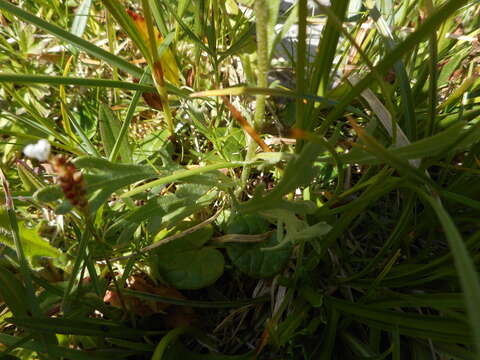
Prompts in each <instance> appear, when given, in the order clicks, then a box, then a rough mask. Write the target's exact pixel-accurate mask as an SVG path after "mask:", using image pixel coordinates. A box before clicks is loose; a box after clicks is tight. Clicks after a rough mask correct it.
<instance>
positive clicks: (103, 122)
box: [99, 104, 132, 163]
mask: <svg viewBox="0 0 480 360" xmlns="http://www.w3.org/2000/svg"><path fill="white" fill-rule="evenodd" d="M99 118H100V122H99V125H100V136H101V138H102V143H103V148H104V149H105V153H106V155H107V157H110V154H111V152H112V150H113V147H114V146H115V141H116V139H117V138H118V136H119V133H120V127H121V124H120V121H119V120H118V118H117V117H116V116H115V114H114V113H113V111H112V110H111V109H110V108H109V107H108V106H105V105H104V104H102V106H101V107H100V113H99ZM119 152H120V157H121V162H123V163H130V162H131V161H132V151H131V149H130V147H129V144H128V142H127V139H126V137H124V138H123V141H122V142H121V144H120V148H119ZM115 160H116V159H112V161H115Z"/></svg>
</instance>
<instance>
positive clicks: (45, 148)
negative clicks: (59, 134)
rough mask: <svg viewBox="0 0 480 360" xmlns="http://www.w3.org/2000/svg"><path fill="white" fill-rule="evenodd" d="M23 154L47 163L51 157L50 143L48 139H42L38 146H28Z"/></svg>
mask: <svg viewBox="0 0 480 360" xmlns="http://www.w3.org/2000/svg"><path fill="white" fill-rule="evenodd" d="M23 153H24V154H25V155H26V156H28V157H29V158H33V159H37V160H38V161H47V160H48V157H49V155H50V143H49V142H48V140H46V139H40V140H38V142H37V143H36V144H28V145H27V146H25V149H23Z"/></svg>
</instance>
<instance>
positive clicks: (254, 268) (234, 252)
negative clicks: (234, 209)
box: [226, 214, 292, 278]
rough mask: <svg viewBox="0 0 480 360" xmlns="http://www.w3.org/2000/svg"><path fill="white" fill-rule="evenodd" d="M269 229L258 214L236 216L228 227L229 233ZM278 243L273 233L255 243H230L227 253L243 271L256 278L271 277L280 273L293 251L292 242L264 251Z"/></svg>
mask: <svg viewBox="0 0 480 360" xmlns="http://www.w3.org/2000/svg"><path fill="white" fill-rule="evenodd" d="M267 230H268V222H267V221H266V219H265V218H263V217H261V216H259V215H258V214H249V215H239V216H236V217H235V218H234V219H233V221H232V222H231V224H230V225H229V226H228V228H227V233H228V234H250V235H254V234H261V233H264V232H266V231H267ZM277 245H278V241H277V236H276V234H273V235H272V236H270V237H269V238H268V239H267V240H266V241H262V242H259V243H255V244H228V245H227V246H226V248H227V254H228V257H229V258H230V260H231V261H232V263H233V264H234V265H235V266H236V267H237V268H238V269H239V270H240V271H241V272H243V273H245V274H247V275H248V276H251V277H254V278H269V277H272V276H274V275H275V274H277V273H279V272H280V271H281V270H282V269H283V267H284V266H285V264H286V263H287V261H288V259H289V258H290V254H291V252H292V247H291V244H287V246H284V247H282V248H280V249H277V250H272V251H263V250H262V249H264V248H269V247H274V246H277Z"/></svg>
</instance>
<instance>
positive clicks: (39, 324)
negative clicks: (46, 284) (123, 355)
mask: <svg viewBox="0 0 480 360" xmlns="http://www.w3.org/2000/svg"><path fill="white" fill-rule="evenodd" d="M6 320H7V322H9V323H11V324H15V325H17V326H18V327H21V328H24V329H28V330H33V331H39V332H41V331H48V332H54V333H56V334H76V335H89V336H108V337H120V338H131V337H134V338H138V337H142V336H145V335H147V334H149V333H150V334H155V333H156V332H155V331H145V330H142V329H132V328H128V327H125V326H122V325H118V324H116V323H114V322H110V321H105V320H99V319H88V320H72V319H62V318H35V317H28V318H27V317H14V318H9V319H6Z"/></svg>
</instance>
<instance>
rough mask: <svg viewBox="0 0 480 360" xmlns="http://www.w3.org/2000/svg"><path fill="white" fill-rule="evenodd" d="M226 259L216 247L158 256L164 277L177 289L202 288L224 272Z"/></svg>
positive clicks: (159, 268) (160, 271)
mask: <svg viewBox="0 0 480 360" xmlns="http://www.w3.org/2000/svg"><path fill="white" fill-rule="evenodd" d="M223 267H224V259H223V255H222V253H221V252H220V251H218V250H216V249H214V248H207V247H204V248H201V249H192V250H186V251H181V252H176V253H174V254H168V253H166V254H164V255H161V256H160V257H159V258H158V271H159V273H160V274H161V276H162V278H163V279H164V280H165V281H167V282H168V283H169V284H171V285H172V286H174V287H176V288H177V289H190V290H194V289H201V288H204V287H206V286H209V285H212V284H213V283H214V282H215V281H217V279H218V278H219V277H220V276H221V275H222V274H223Z"/></svg>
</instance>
